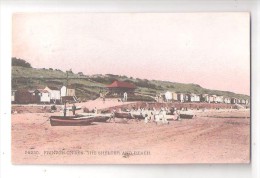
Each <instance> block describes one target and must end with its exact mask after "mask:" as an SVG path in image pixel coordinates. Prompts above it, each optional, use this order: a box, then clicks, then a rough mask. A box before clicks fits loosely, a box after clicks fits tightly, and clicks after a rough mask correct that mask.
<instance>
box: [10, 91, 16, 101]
mask: <svg viewBox="0 0 260 178" xmlns="http://www.w3.org/2000/svg"><path fill="white" fill-rule="evenodd" d="M15 92H16V90H12V91H11V101H12V103H13V102H15Z"/></svg>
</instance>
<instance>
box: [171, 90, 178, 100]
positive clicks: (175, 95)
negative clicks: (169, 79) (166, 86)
mask: <svg viewBox="0 0 260 178" xmlns="http://www.w3.org/2000/svg"><path fill="white" fill-rule="evenodd" d="M172 100H173V101H178V94H177V93H176V92H172Z"/></svg>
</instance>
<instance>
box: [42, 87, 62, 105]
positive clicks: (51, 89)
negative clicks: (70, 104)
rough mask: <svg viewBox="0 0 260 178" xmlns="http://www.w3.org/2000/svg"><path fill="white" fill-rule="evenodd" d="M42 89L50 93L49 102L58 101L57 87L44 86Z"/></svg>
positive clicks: (58, 92)
mask: <svg viewBox="0 0 260 178" xmlns="http://www.w3.org/2000/svg"><path fill="white" fill-rule="evenodd" d="M44 90H46V91H48V92H49V93H50V102H51V103H60V99H61V91H60V90H59V88H57V87H48V86H46V87H45V88H44Z"/></svg>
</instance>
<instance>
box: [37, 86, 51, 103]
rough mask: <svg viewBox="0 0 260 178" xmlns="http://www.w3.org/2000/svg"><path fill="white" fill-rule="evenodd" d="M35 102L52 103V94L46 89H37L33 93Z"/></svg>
mask: <svg viewBox="0 0 260 178" xmlns="http://www.w3.org/2000/svg"><path fill="white" fill-rule="evenodd" d="M33 96H34V102H36V103H50V101H51V97H50V93H49V92H48V91H47V90H44V89H36V90H35V91H34V92H33Z"/></svg>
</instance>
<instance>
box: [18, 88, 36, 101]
mask: <svg viewBox="0 0 260 178" xmlns="http://www.w3.org/2000/svg"><path fill="white" fill-rule="evenodd" d="M14 99H15V102H16V103H18V104H29V103H31V102H32V93H31V92H30V91H29V90H28V89H18V90H17V91H16V92H15V95H14Z"/></svg>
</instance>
